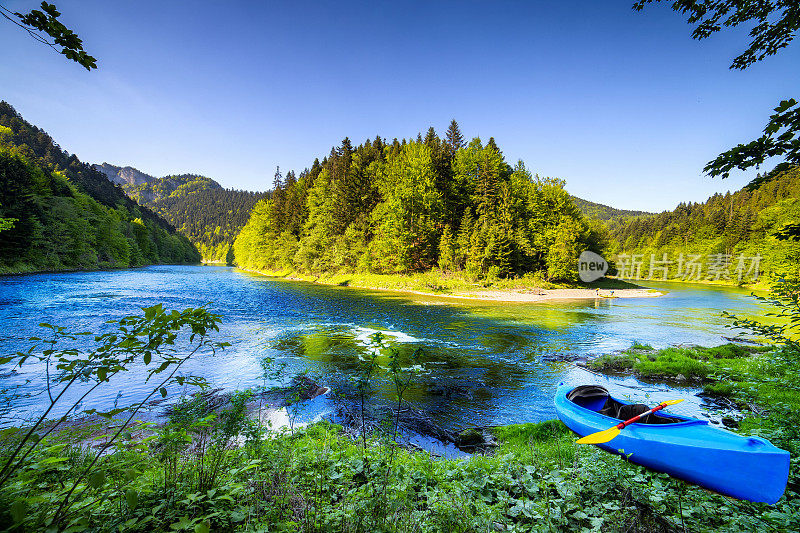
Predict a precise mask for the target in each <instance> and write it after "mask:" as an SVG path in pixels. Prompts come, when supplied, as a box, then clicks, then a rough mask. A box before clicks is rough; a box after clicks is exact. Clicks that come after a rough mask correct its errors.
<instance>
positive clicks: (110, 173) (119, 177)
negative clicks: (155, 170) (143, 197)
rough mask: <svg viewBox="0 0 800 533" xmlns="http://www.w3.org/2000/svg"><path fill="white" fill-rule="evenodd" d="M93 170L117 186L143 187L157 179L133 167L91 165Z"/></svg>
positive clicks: (107, 164)
mask: <svg viewBox="0 0 800 533" xmlns="http://www.w3.org/2000/svg"><path fill="white" fill-rule="evenodd" d="M92 167H94V169H95V170H99V171H100V172H102V173H103V174H105V175H106V177H108V179H110V180H111V181H113V182H114V183H116V184H117V185H123V186H125V185H132V186H137V185H143V184H145V183H149V182H151V181H153V180H155V179H157V178H154V177H153V176H151V175H149V174H145V173H144V172H141V171H139V170H137V169H135V168H133V167H118V166H116V165H112V164H110V163H103V164H101V165H92Z"/></svg>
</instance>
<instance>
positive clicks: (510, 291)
mask: <svg viewBox="0 0 800 533" xmlns="http://www.w3.org/2000/svg"><path fill="white" fill-rule="evenodd" d="M237 269H238V270H241V271H242V272H248V273H250V274H257V275H260V276H265V277H270V278H280V279H285V280H289V281H305V282H308V283H315V284H317V285H329V286H340V287H352V288H359V289H367V290H374V291H388V292H398V293H404V294H415V295H419V296H428V297H434V298H449V299H454V300H472V301H475V300H479V301H490V302H505V303H536V302H544V301H551V300H599V299H608V298H655V297H658V296H663V295H664V294H665V293H664V292H661V291H658V290H656V289H649V288H647V287H640V286H633V287H626V286H622V287H618V286H617V285H616V284H615V281H614V280H607V283H605V284H597V285H598V286H596V287H590V288H572V287H566V288H540V287H537V286H535V285H533V284H524V283H522V284H521V285H522V286H519V287H508V288H505V287H504V288H491V287H480V286H477V285H476V284H473V287H470V288H453V289H449V290H448V289H444V290H441V291H438V290H437V291H423V290H418V289H414V288H411V287H407V286H396V287H386V286H380V285H378V284H376V283H369V282H368V278H366V279H361V278H360V277H359V276H358V275H356V274H353V275H347V276H341V275H340V276H333V277H329V278H323V277H317V276H303V275H298V274H297V273H284V272H270V271H261V270H254V269H246V268H241V267H237ZM343 277H344V278H346V279H341V278H343ZM396 280H397V282H398V283H403V282H405V281H406V280H405V279H403V278H401V277H398V278H396ZM365 281H366V282H365ZM619 283H626V284H627V285H633V284H630V283H627V282H619ZM601 285H605V286H601ZM445 290H447V291H448V292H445Z"/></svg>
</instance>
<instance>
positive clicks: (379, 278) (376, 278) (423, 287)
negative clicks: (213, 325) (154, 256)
mask: <svg viewBox="0 0 800 533" xmlns="http://www.w3.org/2000/svg"><path fill="white" fill-rule="evenodd" d="M252 272H256V273H258V274H263V275H265V276H271V277H279V278H286V279H294V280H300V281H308V282H312V283H319V284H322V285H338V286H342V287H358V288H364V289H380V290H394V291H410V292H423V293H434V294H453V293H457V292H471V291H481V290H501V291H521V292H525V291H531V292H534V293H535V292H537V291H542V290H552V289H587V288H588V289H603V290H618V289H638V288H641V286H639V285H635V284H633V283H630V282H627V281H624V280H616V279H601V280H598V281H595V282H592V283H553V282H550V281H546V280H545V279H544V278H542V277H541V276H540V275H527V276H523V277H518V278H496V279H481V280H480V281H475V280H471V279H469V278H468V277H466V276H464V275H463V274H462V273H454V272H444V271H441V270H429V271H428V272H421V273H414V274H370V273H358V272H353V273H342V274H319V275H313V274H302V273H298V272H294V271H289V270H276V271H252Z"/></svg>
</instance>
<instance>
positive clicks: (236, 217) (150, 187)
mask: <svg viewBox="0 0 800 533" xmlns="http://www.w3.org/2000/svg"><path fill="white" fill-rule="evenodd" d="M93 167H94V168H95V169H96V170H98V171H99V172H102V173H103V174H104V175H105V176H106V177H107V178H108V179H109V181H111V182H113V183H115V184H118V185H119V186H120V188H121V189H122V190H123V191H124V192H125V194H126V195H127V196H128V197H129V198H131V199H133V200H135V201H136V202H137V203H139V204H140V205H144V206H147V207H148V208H150V209H152V210H153V211H155V212H156V213H158V214H160V215H161V216H162V217H164V218H165V219H167V220H169V221H170V222H171V223H172V224H173V225H174V226H175V227H176V228H178V231H180V232H181V233H183V234H184V235H186V236H187V237H189V239H190V240H191V241H192V242H193V243H194V244H195V245H196V246H197V247H198V248H199V249H200V252H201V254H202V255H203V259H204V260H205V261H225V260H226V258H227V256H228V250H229V249H230V246H231V244H233V240H234V239H235V238H236V235H238V233H239V230H240V229H241V228H242V226H244V224H245V223H246V222H247V218H248V217H249V216H250V211H251V210H252V209H253V206H254V205H255V203H256V202H257V201H258V200H260V199H261V198H264V197H266V196H267V193H258V192H250V191H239V190H234V189H225V188H223V187H222V185H220V184H219V183H217V182H216V181H214V180H213V179H211V178H207V177H205V176H201V175H199V174H179V175H169V176H164V177H162V178H158V177H155V176H151V175H150V174H146V173H144V172H142V171H140V170H138V169H136V168H134V167H131V166H125V167H121V166H117V165H112V164H111V163H102V164H99V165H93Z"/></svg>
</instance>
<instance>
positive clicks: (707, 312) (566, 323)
mask: <svg viewBox="0 0 800 533" xmlns="http://www.w3.org/2000/svg"><path fill="white" fill-rule="evenodd" d="M648 286H652V287H654V288H657V289H662V290H665V291H668V292H667V294H666V295H665V296H661V297H658V298H615V299H600V300H594V299H591V300H571V301H550V302H546V303H538V304H501V303H487V302H474V301H462V300H452V299H446V298H436V297H424V296H417V295H407V294H400V293H391V292H380V291H369V290H362V289H353V288H346V287H329V286H321V285H314V284H310V283H304V282H295V281H287V280H279V279H272V278H267V277H262V276H257V275H253V274H249V273H245V272H241V271H239V270H236V269H233V268H227V267H217V266H155V267H148V268H142V269H135V270H123V271H111V272H87V273H60V274H34V275H26V276H6V277H0V324H2V329H0V353H3V354H8V353H13V352H15V351H18V350H27V348H28V346H29V345H30V342H29V341H28V340H27V339H28V337H31V336H34V335H41V334H42V333H43V331H42V329H41V328H39V327H38V326H37V325H38V324H39V323H40V322H49V323H51V324H57V325H60V326H66V327H67V328H70V329H73V330H74V331H87V330H88V331H93V332H97V331H107V330H108V328H110V327H111V326H109V325H107V324H105V323H106V321H108V320H113V319H118V318H120V317H122V316H125V315H128V314H132V313H136V312H137V311H138V309H139V308H140V307H144V306H150V305H154V304H157V303H162V304H163V305H164V306H165V307H166V308H176V309H184V308H186V307H197V306H201V305H208V307H209V308H210V309H211V310H212V311H214V312H217V313H220V314H221V315H222V316H223V322H222V325H221V329H220V333H219V335H217V338H218V339H219V340H226V341H228V342H230V343H231V344H232V346H231V347H229V348H228V349H226V350H225V351H224V352H222V353H218V354H217V355H216V356H215V357H213V358H212V357H198V358H196V359H193V360H191V361H190V362H189V363H187V365H186V366H185V368H184V373H185V374H189V373H193V374H197V375H202V376H203V377H205V378H206V379H208V380H209V381H210V382H211V383H212V384H213V385H214V386H216V387H221V388H225V389H241V388H245V387H252V386H258V385H264V384H274V383H276V382H278V381H281V380H285V379H286V378H287V377H288V376H291V375H293V374H294V373H296V372H299V371H303V370H308V371H309V372H310V373H311V374H315V375H319V376H320V379H321V381H323V382H325V381H326V380H327V381H334V380H333V379H332V378H331V376H332V375H334V374H336V375H339V376H347V375H352V374H353V372H354V371H355V370H356V369H357V368H358V365H359V361H360V356H363V355H365V354H367V353H368V352H369V350H371V349H372V348H373V346H372V345H371V340H370V335H371V334H372V333H374V332H375V331H382V332H384V333H385V334H386V335H387V342H389V343H391V344H393V345H395V346H397V347H398V348H399V349H400V350H401V352H402V353H403V354H404V356H406V355H408V354H410V353H411V352H412V351H413V350H414V349H416V348H418V347H421V348H423V350H424V356H423V358H422V360H421V362H420V363H421V368H422V373H421V374H420V375H419V376H418V377H417V379H416V380H415V384H414V386H412V388H411V389H410V390H409V392H408V395H407V397H408V398H409V400H410V401H411V402H412V403H413V404H415V405H416V406H417V407H420V408H422V409H424V410H426V411H427V412H428V413H430V414H431V416H432V417H433V418H435V419H436V420H438V421H439V422H441V423H442V424H444V425H445V426H449V427H460V426H465V425H472V424H474V425H491V424H506V423H517V422H530V421H540V420H545V419H550V418H553V417H554V416H555V411H554V408H553V405H552V394H553V392H554V390H555V387H556V386H557V385H558V383H559V382H561V381H567V382H574V383H588V382H597V383H602V384H605V385H607V386H610V387H611V388H612V389H614V390H615V391H616V393H617V394H618V395H630V397H631V398H633V399H639V400H641V401H651V400H649V399H647V398H646V397H648V396H650V397H653V398H655V397H658V398H661V397H663V396H664V395H665V394H671V395H672V396H671V397H674V396H675V395H679V396H682V397H686V398H687V399H688V400H689V401H687V402H684V404H681V405H682V406H683V407H682V412H683V413H684V414H690V415H694V416H702V415H703V414H704V406H703V404H702V401H701V400H700V399H699V398H697V397H696V396H694V393H696V392H697V391H696V390H694V389H691V388H686V389H682V390H669V389H668V388H667V387H665V386H663V385H660V384H642V383H639V382H637V381H635V380H633V379H630V378H629V379H607V378H603V377H599V376H596V375H593V374H591V373H588V372H587V371H585V370H582V369H579V368H577V367H575V366H574V365H572V364H570V363H566V362H563V361H559V359H562V358H565V357H566V358H572V357H576V356H577V357H582V356H589V355H595V354H601V353H607V352H611V351H614V350H618V349H622V348H626V347H628V346H630V345H631V343H632V342H633V341H639V342H643V343H649V344H651V345H653V346H654V347H663V346H667V345H671V344H680V343H693V344H702V345H716V344H721V343H723V342H726V341H725V340H724V339H723V338H722V337H723V336H732V335H734V334H735V332H733V331H731V330H729V329H727V328H726V327H725V325H726V324H727V321H726V320H725V319H724V318H722V317H721V312H722V311H723V310H727V311H730V312H735V313H739V314H743V315H750V314H758V313H761V312H762V311H763V310H762V309H761V308H760V307H759V306H758V305H757V304H756V303H755V302H754V301H753V299H752V298H750V297H749V296H748V294H749V293H748V292H747V291H744V290H739V289H732V288H721V287H710V286H702V285H686V284H673V283H661V284H659V283H653V284H648ZM84 342H85V341H84ZM554 359H555V360H556V361H553V360H554ZM277 365H285V369H284V371H283V372H282V373H281V374H280V375H279V376H278V377H277V380H276V379H272V378H270V377H269V375H270V374H272V373H274V371H275V369H276V368H278V366H277ZM9 370H10V369H9V368H8V367H6V368H3V369H0V375H2V377H0V388H6V389H10V390H16V391H29V392H41V391H42V390H43V383H44V382H43V378H42V375H43V370H44V369H43V368H42V367H39V366H36V365H26V366H25V367H23V371H22V372H21V373H17V372H9ZM143 376H144V374H143V372H142V369H140V368H139V369H137V368H134V369H133V370H132V371H131V372H128V373H127V374H126V375H124V376H121V378H120V379H115V380H114V381H113V382H112V383H109V384H108V385H107V386H105V387H103V388H102V389H98V391H96V394H94V395H93V397H92V398H91V399H87V401H86V402H85V403H84V405H83V406H82V407H83V408H84V409H87V408H108V407H110V406H111V405H113V404H114V402H115V401H116V402H118V404H119V405H126V404H129V403H132V402H133V401H135V400H136V399H137V398H141V397H142V395H143V394H144V393H145V391H146V390H148V389H147V387H146V385H145V384H143V383H142V382H143V379H142V378H143ZM27 380H30V381H29V382H28V383H26V381H27ZM171 392H172V393H178V392H180V390H179V389H177V388H176V389H174V390H173V391H171ZM76 393H77V391H76ZM378 394H379V395H382V396H385V397H386V398H390V397H391V392H390V390H389V389H388V388H387V387H383V388H381V389H380V390H379V392H378ZM44 400H45V399H44V397H43V395H41V394H39V395H38V396H33V397H30V398H27V399H22V400H17V401H15V402H14V404H13V405H11V410H12V414H14V415H16V416H18V417H25V416H30V415H32V414H34V413H36V412H38V411H39V410H40V409H41V407H42V405H44Z"/></svg>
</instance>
